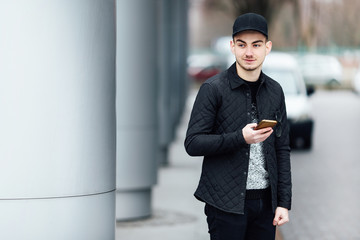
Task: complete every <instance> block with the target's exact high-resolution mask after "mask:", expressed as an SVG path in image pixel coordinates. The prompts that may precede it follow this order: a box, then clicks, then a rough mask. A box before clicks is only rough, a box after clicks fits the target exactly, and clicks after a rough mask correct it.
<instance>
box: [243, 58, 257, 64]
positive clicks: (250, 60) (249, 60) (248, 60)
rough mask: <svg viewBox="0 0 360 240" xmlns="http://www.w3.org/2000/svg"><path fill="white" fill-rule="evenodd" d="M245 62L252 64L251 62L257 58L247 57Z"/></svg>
mask: <svg viewBox="0 0 360 240" xmlns="http://www.w3.org/2000/svg"><path fill="white" fill-rule="evenodd" d="M245 62H246V63H248V64H251V63H253V62H255V59H245Z"/></svg>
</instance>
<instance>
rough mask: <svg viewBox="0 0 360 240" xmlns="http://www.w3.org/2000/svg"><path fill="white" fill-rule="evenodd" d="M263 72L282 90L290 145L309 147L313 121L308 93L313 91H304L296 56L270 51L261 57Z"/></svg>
mask: <svg viewBox="0 0 360 240" xmlns="http://www.w3.org/2000/svg"><path fill="white" fill-rule="evenodd" d="M263 72H264V73H265V74H266V75H268V76H269V77H271V78H273V79H274V80H276V81H277V82H279V83H280V85H281V86H282V88H283V90H284V94H285V102H286V109H287V114H288V120H289V124H290V144H291V146H292V147H293V148H304V149H309V148H311V146H312V135H313V134H312V133H313V125H314V121H313V119H312V116H311V105H310V102H309V98H308V96H309V95H310V94H312V92H313V91H312V90H311V91H309V92H308V91H307V89H306V86H305V82H304V78H303V76H302V74H301V71H300V68H299V64H298V62H297V60H296V58H295V57H293V56H292V55H290V54H287V53H281V52H271V53H270V54H269V55H268V56H267V57H266V58H265V62H264V64H263Z"/></svg>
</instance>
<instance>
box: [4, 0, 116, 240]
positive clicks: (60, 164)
mask: <svg viewBox="0 0 360 240" xmlns="http://www.w3.org/2000/svg"><path fill="white" fill-rule="evenodd" d="M0 36H1V37H0V113H1V121H0V133H1V134H0V162H1V164H0V165H1V167H0V213H1V214H0V226H1V227H0V228H1V230H0V239H12V240H23V239H27V240H48V239H52V240H64V239H87V240H91V239H94V240H98V239H114V238H115V187H116V186H115V163H116V162H115V150H116V149H115V148H116V145H115V137H116V135H115V132H116V131H115V127H116V122H115V16H114V1H112V0H101V1H99V0H0Z"/></svg>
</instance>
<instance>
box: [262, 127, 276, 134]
mask: <svg viewBox="0 0 360 240" xmlns="http://www.w3.org/2000/svg"><path fill="white" fill-rule="evenodd" d="M272 131H273V129H272V128H271V127H267V128H263V129H260V130H259V133H262V134H264V133H268V132H272Z"/></svg>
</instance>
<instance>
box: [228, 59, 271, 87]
mask: <svg viewBox="0 0 360 240" xmlns="http://www.w3.org/2000/svg"><path fill="white" fill-rule="evenodd" d="M228 78H229V83H230V88H231V89H235V88H238V87H240V86H242V85H245V84H246V82H245V80H244V79H242V78H241V77H239V75H237V72H236V63H234V64H233V65H231V66H230V68H229V69H228ZM264 80H265V78H264V74H263V72H262V71H261V73H260V76H259V81H261V82H262V83H263V82H264Z"/></svg>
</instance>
